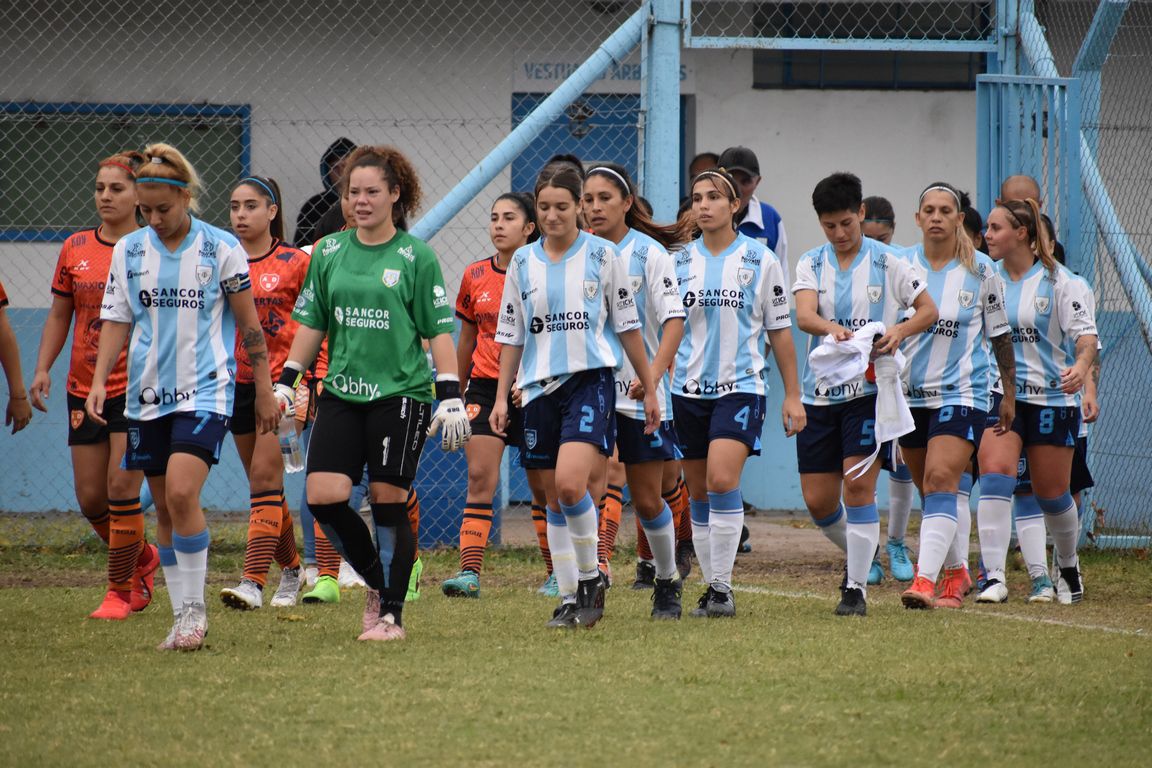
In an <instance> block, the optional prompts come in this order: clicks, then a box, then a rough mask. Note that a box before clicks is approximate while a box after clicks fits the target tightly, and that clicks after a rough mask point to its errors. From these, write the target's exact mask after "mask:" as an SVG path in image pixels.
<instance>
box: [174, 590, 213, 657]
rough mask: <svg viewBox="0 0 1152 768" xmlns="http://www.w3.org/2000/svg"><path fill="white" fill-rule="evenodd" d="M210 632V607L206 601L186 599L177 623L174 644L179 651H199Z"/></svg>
mask: <svg viewBox="0 0 1152 768" xmlns="http://www.w3.org/2000/svg"><path fill="white" fill-rule="evenodd" d="M207 634H208V607H207V606H206V605H204V603H193V602H189V601H185V603H184V610H183V611H181V612H180V621H178V622H177V623H176V637H175V638H173V641H172V645H173V647H174V648H175V649H176V650H178V651H198V650H200V647H201V646H202V645H204V636H205V635H207Z"/></svg>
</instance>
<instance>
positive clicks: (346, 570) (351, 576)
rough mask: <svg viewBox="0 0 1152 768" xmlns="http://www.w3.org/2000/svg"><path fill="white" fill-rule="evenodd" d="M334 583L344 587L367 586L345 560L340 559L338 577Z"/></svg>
mask: <svg viewBox="0 0 1152 768" xmlns="http://www.w3.org/2000/svg"><path fill="white" fill-rule="evenodd" d="M336 583H337V584H339V585H340V586H341V587H342V588H344V589H354V588H356V587H360V588H366V587H367V586H368V584H367V583H365V581H364V579H362V578H360V574H358V573H356V569H355V568H353V567H352V565H351V564H350V563H349V562H348V561H347V560H341V561H340V577H339V578H338V579H337V580H336Z"/></svg>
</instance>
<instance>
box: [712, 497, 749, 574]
mask: <svg viewBox="0 0 1152 768" xmlns="http://www.w3.org/2000/svg"><path fill="white" fill-rule="evenodd" d="M708 528H709V534H708V535H709V537H710V539H711V541H710V542H709V543H710V545H711V548H712V582H711V583H712V586H713V587H715V588H716V589H719V590H721V591H723V592H730V591H731V590H732V568H733V566H735V565H736V551H737V550H738V549H740V533H741V531H743V529H744V498H743V497H742V496H741V495H740V489H739V488H736V489H735V490H732V491H728V492H727V493H711V492H709V493H708Z"/></svg>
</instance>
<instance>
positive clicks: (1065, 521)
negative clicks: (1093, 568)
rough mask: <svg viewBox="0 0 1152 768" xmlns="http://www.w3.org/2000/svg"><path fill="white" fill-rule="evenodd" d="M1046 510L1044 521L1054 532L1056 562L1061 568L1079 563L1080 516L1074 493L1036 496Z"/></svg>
mask: <svg viewBox="0 0 1152 768" xmlns="http://www.w3.org/2000/svg"><path fill="white" fill-rule="evenodd" d="M1036 501H1037V503H1039V504H1040V508H1041V509H1042V510H1044V522H1045V523H1047V524H1048V531H1049V533H1051V534H1052V545H1053V546H1054V547H1055V548H1056V564H1057V565H1058V566H1059V567H1061V568H1071V567H1073V566H1075V565H1078V564H1079V562H1080V558H1079V557H1078V556H1077V555H1076V545H1077V544H1078V543H1079V541H1080V517H1079V516H1078V515H1077V514H1076V502H1075V501H1074V500H1073V499H1072V494H1071V493H1068V492H1065V493H1064V495H1063V496H1059V497H1057V498H1055V499H1044V498H1041V497H1039V496H1037V497H1036Z"/></svg>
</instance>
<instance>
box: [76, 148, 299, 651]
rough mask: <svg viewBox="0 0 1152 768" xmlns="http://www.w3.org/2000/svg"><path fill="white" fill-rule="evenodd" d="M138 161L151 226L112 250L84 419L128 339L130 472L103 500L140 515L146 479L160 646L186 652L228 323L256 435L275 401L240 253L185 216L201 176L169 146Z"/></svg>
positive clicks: (139, 187)
mask: <svg viewBox="0 0 1152 768" xmlns="http://www.w3.org/2000/svg"><path fill="white" fill-rule="evenodd" d="M143 154H144V157H145V162H144V164H143V165H142V166H141V168H140V170H139V172H138V174H137V178H136V195H137V200H138V202H139V206H140V213H141V215H142V216H143V217H144V220H145V221H147V222H148V225H149V226H148V227H147V228H146V229H143V230H137V231H136V232H133V233H131V234H128V235H126V236H124V237H122V238H121V239H120V240H119V242H117V243H116V247H115V249H114V250H113V253H112V266H111V271H110V272H109V274H108V281H107V287H106V288H105V291H104V301H103V305H102V308H101V312H100V317H101V319H102V320H103V321H104V322H103V326H102V328H101V330H100V347H99V352H98V354H97V359H96V369H95V371H94V373H93V377H92V388H91V390H90V392H89V393H88V399H87V401H86V403H85V407H86V410H87V412H88V416H89V418H91V419H93V420H94V421H95V422H97V423H98V424H101V425H106V424H107V423H108V421H107V419H106V418H105V413H106V412H105V408H106V406H107V399H108V398H107V394H108V392H107V388H106V382H107V380H108V377H109V374H110V373H111V371H112V370H113V369H114V367H115V364H116V360H117V359H118V358H119V356H120V352H121V350H122V349H123V348H124V343H125V341H127V339H128V336H129V333H131V335H132V340H131V345H130V346H129V349H128V385H127V399H126V404H125V415H126V416H127V418H128V446H127V449H126V452H125V456H124V464H125V467H126V468H127V469H128V470H130V471H129V472H125V473H122V474H121V475H118V476H114V477H113V478H111V479H110V483H109V489H108V492H109V497H110V502H109V503H110V506H111V505H115V506H112V508H113V510H115V509H117V508H118V507H122V508H124V509H125V511H130V512H132V513H134V514H138V510H139V502H138V501H136V500H134V499H132V497H131V494H135V493H136V491H137V489H138V488H139V486H140V473H141V472H142V473H143V474H144V475H145V476H146V477H147V478H148V483H149V485H150V487H151V489H152V496H153V498H154V499H155V501H156V512H157V539H158V540H159V541H160V543H161V550H160V562H161V565H162V566H163V568H164V576H165V581H166V582H167V586H168V592H169V596H170V598H171V600H172V608H173V611H174V612H175V613H176V621H175V623H174V624H173V626H172V630H171V632H170V633H169V635H168V638H167V639H166V640H165V641H164V642H163V643H161V644H160V648H161V649H177V650H186V651H188V650H196V649H198V648H200V646H201V645H202V644H203V642H204V635H205V634H206V633H207V631H208V615H207V610H206V608H205V605H204V580H205V574H206V571H207V568H208V543H209V534H208V526H207V523H206V521H205V519H204V511H203V510H202V509H201V508H200V490H201V488H203V486H204V481H205V480H206V479H207V477H208V470H209V469H210V468H211V466H212V465H213V464H216V463H217V462H218V461H219V459H220V447H221V444H222V443H223V440H224V435H225V433H226V432H227V430H228V419H229V414H231V413H232V404H233V397H234V384H233V378H232V371H233V370H234V368H235V359H234V357H233V349H234V346H235V343H236V327H237V326H239V328H240V339H241V342H242V343H243V345H244V347H245V349H246V350H247V352H248V356H249V359H250V360H251V363H252V369H253V379H254V381H255V383H256V426H257V429H259V430H260V431H262V432H269V431H271V430H273V429H275V427H276V421H277V418H276V403H275V401H274V399H273V397H272V378H271V376H270V374H269V372H268V351H267V347H266V346H265V344H264V334H263V332H262V331H261V330H260V320H259V317H258V316H257V314H256V306H255V304H254V303H253V301H252V292H251V289H250V284H249V281H248V263H247V256H246V254H245V253H244V249H243V248H241V247H240V245H239V244H238V243H237V242H236V239H235V238H234V237H233V236H232V235H230V234H228V233H227V232H224V231H222V230H219V229H217V228H215V227H212V226H209V225H208V224H205V223H203V222H201V221H199V220H198V219H196V218H194V217H193V216H192V212H194V211H196V209H197V197H198V194H199V190H200V181H199V178H198V177H197V175H196V171H195V170H194V169H193V168H192V166H191V165H190V164H189V163H188V161H187V160H186V159H185V158H184V156H183V155H182V154H180V152H179V151H177V150H176V149H175V148H173V147H171V146H169V145H167V144H152V145H150V146H149V147H147V148H146V149H145V150H144V152H143ZM108 415H111V414H110V413H108ZM122 482H123V485H122V484H121V483H122ZM117 500H119V501H117ZM133 502H134V503H135V506H133Z"/></svg>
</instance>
